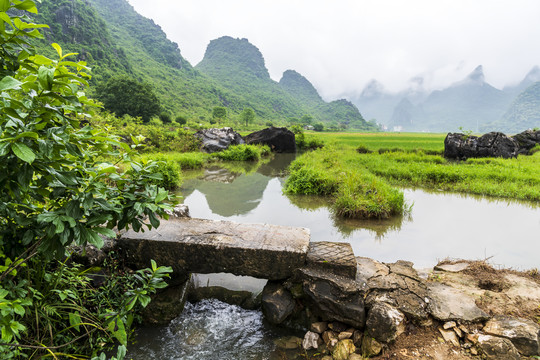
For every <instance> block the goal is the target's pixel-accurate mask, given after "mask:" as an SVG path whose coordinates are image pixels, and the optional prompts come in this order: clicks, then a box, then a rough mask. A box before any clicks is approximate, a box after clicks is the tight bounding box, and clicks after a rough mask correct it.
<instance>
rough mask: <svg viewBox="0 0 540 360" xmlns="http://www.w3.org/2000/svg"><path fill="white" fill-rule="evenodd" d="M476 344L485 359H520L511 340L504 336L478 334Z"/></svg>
mask: <svg viewBox="0 0 540 360" xmlns="http://www.w3.org/2000/svg"><path fill="white" fill-rule="evenodd" d="M478 344H479V346H480V349H481V350H482V352H483V353H484V354H485V355H486V359H487V360H520V359H521V356H520V355H519V352H518V351H517V349H516V348H515V346H514V345H513V344H512V342H511V341H510V340H508V339H505V338H500V337H497V336H491V335H480V336H479V337H478Z"/></svg>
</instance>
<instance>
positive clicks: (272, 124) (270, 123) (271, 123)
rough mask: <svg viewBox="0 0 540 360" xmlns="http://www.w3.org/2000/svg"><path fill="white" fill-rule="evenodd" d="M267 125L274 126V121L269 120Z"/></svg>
mask: <svg viewBox="0 0 540 360" xmlns="http://www.w3.org/2000/svg"><path fill="white" fill-rule="evenodd" d="M265 125H266V126H268V127H272V126H274V123H273V122H271V121H267V122H266V124H265Z"/></svg>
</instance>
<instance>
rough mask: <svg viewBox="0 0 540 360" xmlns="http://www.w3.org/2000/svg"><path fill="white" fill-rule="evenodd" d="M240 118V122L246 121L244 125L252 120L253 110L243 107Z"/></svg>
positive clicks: (253, 118)
mask: <svg viewBox="0 0 540 360" xmlns="http://www.w3.org/2000/svg"><path fill="white" fill-rule="evenodd" d="M240 119H241V120H242V122H245V123H246V127H247V126H248V124H249V123H250V122H253V120H255V111H253V109H252V108H244V110H242V112H241V113H240Z"/></svg>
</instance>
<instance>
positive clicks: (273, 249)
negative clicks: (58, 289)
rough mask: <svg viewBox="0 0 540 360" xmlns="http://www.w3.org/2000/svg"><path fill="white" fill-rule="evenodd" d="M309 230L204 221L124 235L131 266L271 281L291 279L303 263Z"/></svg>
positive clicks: (169, 223) (122, 241) (175, 223)
mask: <svg viewBox="0 0 540 360" xmlns="http://www.w3.org/2000/svg"><path fill="white" fill-rule="evenodd" d="M309 239H310V232H309V230H308V229H305V228H294V227H288V226H278V225H269V224H239V223H234V222H229V221H214V220H204V219H175V220H169V221H161V225H160V227H159V228H158V229H152V230H151V231H146V232H144V233H142V232H141V233H137V232H134V231H132V230H130V231H127V232H126V233H124V234H122V236H121V238H120V239H119V240H118V243H119V246H120V248H121V249H122V251H124V252H125V256H126V259H127V261H128V263H129V264H131V265H132V266H136V267H146V266H149V265H150V259H154V260H155V261H156V262H157V263H158V265H164V266H172V267H173V270H174V271H175V272H180V273H191V272H194V273H201V274H208V273H219V272H225V273H232V274H235V275H247V276H253V277H257V278H264V279H269V280H281V279H286V278H288V277H290V276H291V275H292V273H293V271H294V270H295V269H297V268H299V267H302V266H304V265H305V262H306V255H307V251H308V246H309Z"/></svg>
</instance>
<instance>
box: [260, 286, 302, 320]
mask: <svg viewBox="0 0 540 360" xmlns="http://www.w3.org/2000/svg"><path fill="white" fill-rule="evenodd" d="M261 302H262V311H263V314H264V316H265V317H266V319H268V321H269V322H271V323H272V324H281V323H282V322H283V321H285V319H286V318H287V317H288V316H289V315H291V314H292V312H293V311H294V306H295V302H294V299H293V297H292V295H291V293H290V292H289V291H288V290H287V289H285V288H284V287H283V286H282V285H281V284H279V283H274V282H270V281H269V282H268V283H267V284H266V286H265V287H264V289H263V292H262V299H261Z"/></svg>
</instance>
